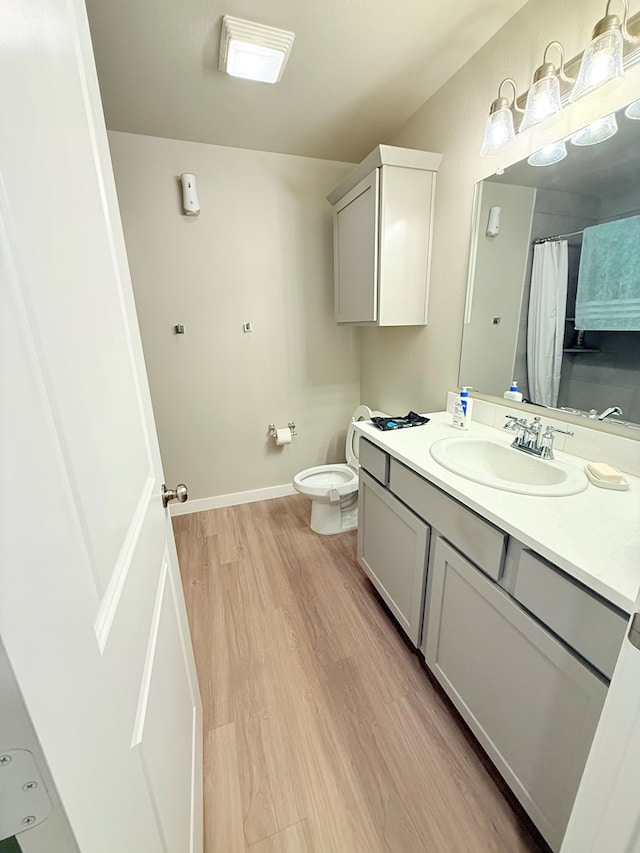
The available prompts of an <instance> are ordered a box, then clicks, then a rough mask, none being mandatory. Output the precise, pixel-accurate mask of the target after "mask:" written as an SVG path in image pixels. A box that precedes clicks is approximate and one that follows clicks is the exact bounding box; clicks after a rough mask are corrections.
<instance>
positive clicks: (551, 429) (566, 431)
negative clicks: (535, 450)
mask: <svg viewBox="0 0 640 853" xmlns="http://www.w3.org/2000/svg"><path fill="white" fill-rule="evenodd" d="M554 432H560V433H562V435H573V434H574V433H573V432H572V431H571V430H570V429H559V428H558V427H554V426H551V424H547V426H546V427H545V436H546V437H547V438H549V437H550V436H552V435H553V433H554Z"/></svg>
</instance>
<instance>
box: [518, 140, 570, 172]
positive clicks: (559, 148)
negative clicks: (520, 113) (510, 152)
mask: <svg viewBox="0 0 640 853" xmlns="http://www.w3.org/2000/svg"><path fill="white" fill-rule="evenodd" d="M566 156H567V146H566V145H565V144H564V139H560V140H559V141H558V142H552V143H551V145H546V146H545V147H544V148H542V149H541V150H540V151H536V153H535V154H532V155H531V156H530V157H529V158H528V160H527V163H528V164H529V165H530V166H552V165H553V164H554V163H559V162H560V161H561V160H564V158H565V157H566Z"/></svg>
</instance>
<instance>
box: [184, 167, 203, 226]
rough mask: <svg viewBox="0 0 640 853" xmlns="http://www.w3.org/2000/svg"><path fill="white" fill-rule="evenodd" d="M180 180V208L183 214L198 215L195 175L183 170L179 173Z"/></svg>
mask: <svg viewBox="0 0 640 853" xmlns="http://www.w3.org/2000/svg"><path fill="white" fill-rule="evenodd" d="M180 180H181V181H182V208H183V210H184V212H185V216H198V214H199V213H200V201H199V200H198V191H197V189H196V176H195V175H190V174H189V173H188V172H184V173H183V174H182V175H180Z"/></svg>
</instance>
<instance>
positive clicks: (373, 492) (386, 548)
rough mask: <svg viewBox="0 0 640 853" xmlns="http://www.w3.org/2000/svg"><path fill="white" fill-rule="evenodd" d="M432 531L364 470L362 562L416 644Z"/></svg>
mask: <svg viewBox="0 0 640 853" xmlns="http://www.w3.org/2000/svg"><path fill="white" fill-rule="evenodd" d="M428 545H429V527H428V526H427V525H426V524H425V523H424V521H422V519H421V518H418V517H417V516H416V515H414V514H413V513H412V512H411V511H410V510H408V509H407V508H406V507H405V506H404V505H403V504H401V503H400V501H398V500H396V498H394V497H393V495H392V494H390V492H388V491H387V490H386V489H383V488H382V486H380V485H379V484H378V483H377V482H376V481H375V480H374V479H373V478H372V477H370V476H369V475H368V474H367V473H366V472H365V471H362V470H361V471H360V484H359V487H358V561H359V563H360V565H361V566H362V568H363V569H364V571H365V572H366V573H367V575H368V576H369V578H370V580H371V582H372V583H373V585H374V586H375V587H376V589H377V590H378V592H379V593H380V595H381V596H382V598H383V599H384V601H385V602H386V604H387V605H388V607H389V609H390V610H391V612H392V613H393V615H394V616H395V617H396V619H397V620H398V622H399V623H400V625H401V626H402V628H403V629H404V631H405V632H406V634H407V636H408V637H409V639H410V640H411V642H412V643H413V644H414V646H417V645H418V642H419V640H420V623H421V615H422V601H423V591H424V579H425V572H426V561H427V551H428Z"/></svg>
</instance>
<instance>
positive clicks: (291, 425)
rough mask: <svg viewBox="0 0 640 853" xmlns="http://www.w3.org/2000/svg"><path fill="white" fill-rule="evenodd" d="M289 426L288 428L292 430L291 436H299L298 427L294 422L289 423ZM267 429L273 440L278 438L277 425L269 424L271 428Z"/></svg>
mask: <svg viewBox="0 0 640 853" xmlns="http://www.w3.org/2000/svg"><path fill="white" fill-rule="evenodd" d="M287 426H288V427H289V429H290V430H291V435H297V434H298V433H297V432H296V425H295V424H294V422H293V421H289V423H288V424H287ZM267 429H268V430H269V436H270V437H271V438H275V437H276V432H277V429H278V428H277V427H276V425H275V424H269V426H268V427H267Z"/></svg>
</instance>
